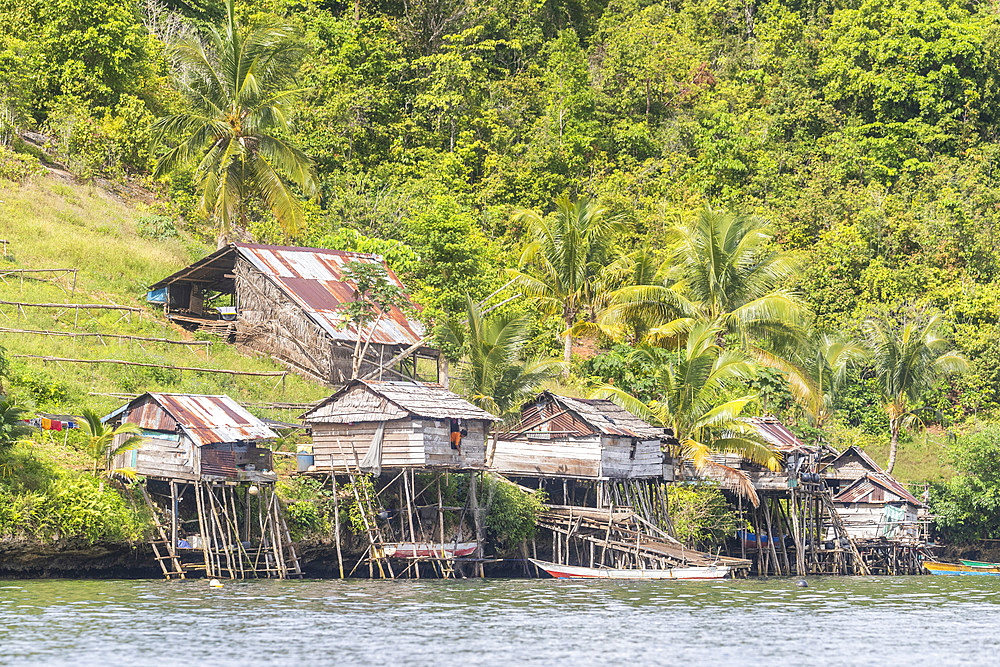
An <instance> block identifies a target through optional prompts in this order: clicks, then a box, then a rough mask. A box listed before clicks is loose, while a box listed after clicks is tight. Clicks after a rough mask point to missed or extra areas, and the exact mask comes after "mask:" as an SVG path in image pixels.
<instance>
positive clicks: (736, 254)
mask: <svg viewBox="0 0 1000 667" xmlns="http://www.w3.org/2000/svg"><path fill="white" fill-rule="evenodd" d="M670 236H671V238H672V239H673V242H672V244H671V249H670V252H669V253H668V255H667V258H666V261H665V262H664V263H663V264H662V265H661V267H660V270H659V271H658V272H657V275H656V278H655V279H654V280H652V281H650V283H649V284H638V285H637V284H633V285H630V286H627V287H624V288H622V289H619V290H617V291H616V293H615V294H613V295H612V296H611V298H610V306H609V307H608V309H607V310H606V311H605V312H604V313H602V316H601V322H602V323H603V324H605V325H613V324H615V323H620V322H621V321H627V320H629V319H635V318H640V317H646V318H647V319H648V320H651V321H659V322H660V327H659V330H658V328H657V327H653V333H654V335H660V336H665V335H666V336H672V335H676V333H678V331H679V330H683V329H686V328H688V327H689V326H690V321H691V320H692V319H695V320H704V321H707V322H716V323H718V324H719V325H720V326H721V327H722V328H723V330H724V332H729V333H733V334H737V335H738V336H739V338H740V340H741V342H742V343H743V345H744V346H745V348H746V349H747V351H749V352H752V353H753V354H754V355H755V356H757V355H758V353H761V354H760V356H761V359H760V360H761V361H764V362H765V363H766V362H768V361H769V359H768V355H767V353H766V352H764V351H763V350H762V349H761V348H759V347H758V346H757V345H755V344H753V343H752V342H751V341H759V340H766V341H768V342H769V343H771V345H772V346H777V347H778V348H779V349H780V348H781V347H782V346H784V345H786V344H787V343H788V342H789V341H790V340H794V339H795V338H797V337H798V335H799V333H800V330H801V327H802V323H803V321H804V317H805V313H806V307H805V305H804V304H803V302H802V301H801V299H799V297H798V296H797V295H796V294H795V293H794V292H793V291H792V290H791V289H790V287H789V285H790V284H791V282H792V280H793V279H794V277H795V275H796V273H797V264H796V262H795V260H794V259H793V257H792V256H791V255H789V254H788V253H785V252H781V251H778V250H776V249H775V248H774V247H773V246H772V240H773V234H772V233H771V230H770V223H769V222H768V221H767V220H764V219H763V218H759V217H756V216H745V215H739V214H734V213H727V212H724V211H715V210H713V209H711V208H708V207H705V208H703V209H701V210H700V211H699V212H698V214H697V215H696V216H695V218H694V219H693V220H691V221H689V222H684V221H678V222H677V223H676V224H675V225H674V227H673V228H672V230H671V232H670ZM673 318H680V319H681V320H687V323H685V322H680V323H676V324H674V323H672V322H671V320H672V319H673Z"/></svg>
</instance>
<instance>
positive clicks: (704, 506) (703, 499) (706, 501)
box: [667, 486, 746, 549]
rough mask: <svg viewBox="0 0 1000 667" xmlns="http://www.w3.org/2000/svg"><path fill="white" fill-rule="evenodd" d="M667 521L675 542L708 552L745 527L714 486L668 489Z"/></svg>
mask: <svg viewBox="0 0 1000 667" xmlns="http://www.w3.org/2000/svg"><path fill="white" fill-rule="evenodd" d="M667 497H668V498H669V500H670V520H671V521H672V522H673V524H674V531H675V532H676V536H677V539H678V540H680V541H681V542H684V543H685V544H687V545H688V546H691V547H694V548H701V549H710V548H711V547H712V546H713V545H716V544H719V543H721V542H723V541H725V539H726V538H728V537H731V536H732V535H734V534H735V533H736V531H737V530H740V529H742V528H745V527H746V522H745V521H744V522H742V523H741V522H740V518H739V515H738V514H737V513H736V511H734V510H733V508H732V506H730V505H729V503H727V502H726V497H725V496H724V495H722V491H720V490H719V489H718V487H715V486H671V487H669V488H668V489H667Z"/></svg>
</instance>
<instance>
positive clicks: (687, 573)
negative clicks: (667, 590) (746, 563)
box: [528, 558, 732, 580]
mask: <svg viewBox="0 0 1000 667" xmlns="http://www.w3.org/2000/svg"><path fill="white" fill-rule="evenodd" d="M528 560H530V561H531V562H532V563H534V564H535V565H537V566H538V567H539V568H540V569H542V570H545V571H546V572H548V573H549V574H550V575H552V576H553V577H555V578H556V579H635V580H647V579H686V580H695V579H724V578H725V577H726V575H727V574H729V571H730V570H731V569H732V568H730V567H729V566H728V565H709V566H703V567H674V568H670V569H668V570H639V569H618V568H611V567H580V566H577V565H556V564H555V563H550V562H548V561H544V560H535V559H534V558H529V559H528Z"/></svg>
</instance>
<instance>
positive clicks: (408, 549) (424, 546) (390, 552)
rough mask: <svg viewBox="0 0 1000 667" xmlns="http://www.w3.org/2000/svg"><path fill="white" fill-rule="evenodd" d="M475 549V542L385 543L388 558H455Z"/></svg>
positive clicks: (466, 554)
mask: <svg viewBox="0 0 1000 667" xmlns="http://www.w3.org/2000/svg"><path fill="white" fill-rule="evenodd" d="M475 550H476V543H475V542H459V543H458V544H457V545H456V544H455V543H454V542H445V543H444V544H441V543H440V542H419V543H417V544H414V543H413V542H399V543H398V544H387V545H385V555H386V556H388V557H389V558H455V557H462V556H468V555H469V554H471V553H472V552H473V551H475Z"/></svg>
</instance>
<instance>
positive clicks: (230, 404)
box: [128, 394, 278, 447]
mask: <svg viewBox="0 0 1000 667" xmlns="http://www.w3.org/2000/svg"><path fill="white" fill-rule="evenodd" d="M128 421H130V422H132V423H134V424H138V425H139V426H140V427H142V428H146V429H150V430H154V431H170V432H173V431H176V430H177V427H178V426H180V427H181V429H183V431H184V432H185V433H186V434H187V435H188V437H190V438H191V440H192V441H193V442H194V444H196V445H198V446H199V447H202V446H204V445H210V444H212V443H216V442H246V441H252V440H272V439H275V438H277V437H278V436H277V434H276V433H275V432H274V431H272V430H271V429H269V428H268V427H267V426H265V425H264V423H263V422H262V421H260V420H259V419H257V418H256V417H254V416H253V415H252V414H250V413H249V412H247V411H246V410H245V409H244V408H242V407H240V406H239V405H238V404H237V403H236V402H235V401H233V399H231V398H229V397H228V396H203V395H198V394H148V395H146V396H143V397H140V398H139V399H136V405H135V406H134V407H132V409H131V410H130V411H129V418H128Z"/></svg>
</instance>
